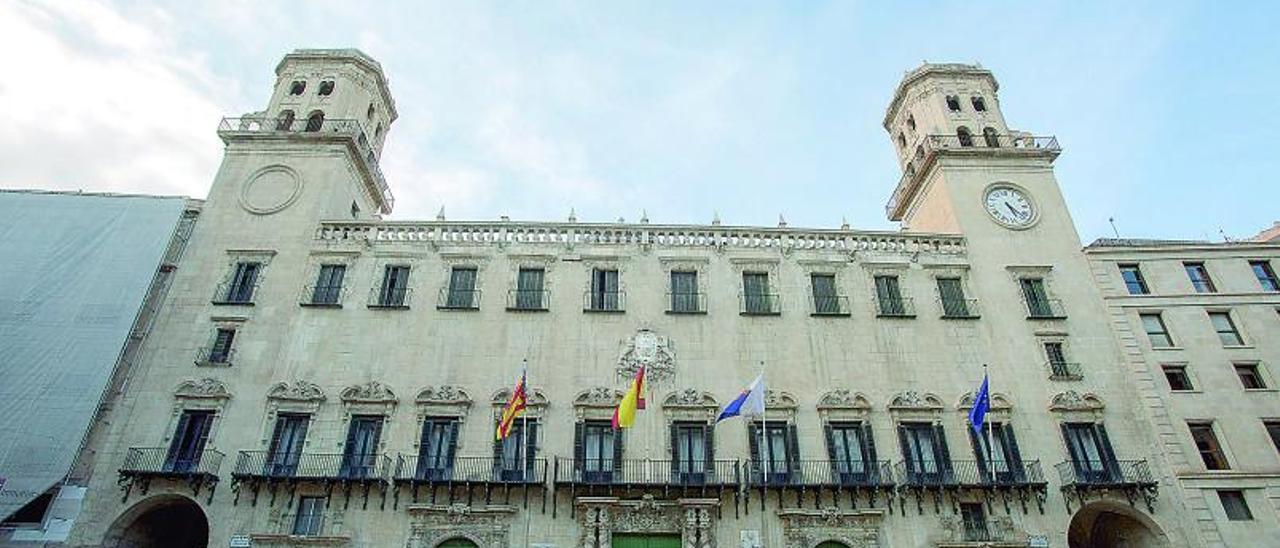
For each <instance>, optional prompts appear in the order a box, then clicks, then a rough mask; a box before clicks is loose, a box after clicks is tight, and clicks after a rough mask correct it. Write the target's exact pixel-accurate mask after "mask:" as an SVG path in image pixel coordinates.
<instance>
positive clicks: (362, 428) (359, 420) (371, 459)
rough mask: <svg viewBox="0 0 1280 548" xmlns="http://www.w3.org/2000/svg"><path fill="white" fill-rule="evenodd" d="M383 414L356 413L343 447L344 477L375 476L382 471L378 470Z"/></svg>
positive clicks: (342, 474)
mask: <svg viewBox="0 0 1280 548" xmlns="http://www.w3.org/2000/svg"><path fill="white" fill-rule="evenodd" d="M382 422H383V417H382V416H381V415H354V416H352V417H351V425H350V426H349V427H347V443H346V444H345V445H344V446H343V449H342V469H341V471H340V474H339V475H341V476H342V477H344V478H357V479H358V478H374V477H378V475H379V473H380V472H381V471H380V470H378V461H379V456H380V454H379V452H378V442H379V441H380V440H381V437H382Z"/></svg>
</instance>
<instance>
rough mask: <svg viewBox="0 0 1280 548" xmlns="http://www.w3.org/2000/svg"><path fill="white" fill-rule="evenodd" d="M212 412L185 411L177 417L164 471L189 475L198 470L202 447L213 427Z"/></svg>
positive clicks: (202, 454)
mask: <svg viewBox="0 0 1280 548" xmlns="http://www.w3.org/2000/svg"><path fill="white" fill-rule="evenodd" d="M213 417H214V412H213V411H206V410H186V411H183V412H182V415H180V416H179V417H178V424H177V426H176V427H175V428H174V432H173V438H172V439H171V440H170V442H169V454H168V456H167V457H166V458H165V463H164V470H165V471H166V472H173V473H189V472H194V471H196V470H198V469H199V468H200V459H201V457H203V456H204V446H205V443H206V442H208V440H209V431H210V429H212V427H213Z"/></svg>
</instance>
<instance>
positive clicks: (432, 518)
mask: <svg viewBox="0 0 1280 548" xmlns="http://www.w3.org/2000/svg"><path fill="white" fill-rule="evenodd" d="M408 513H409V539H408V541H406V542H405V544H404V546H405V548H434V547H435V546H438V545H439V544H440V543H442V542H444V541H446V540H451V539H455V538H462V539H466V540H469V541H471V542H474V543H475V544H476V546H481V547H483V548H490V547H503V548H505V547H506V546H508V542H509V541H508V537H509V536H510V530H511V521H512V519H513V518H514V516H515V513H516V509H515V507H513V506H505V505H488V506H485V505H479V504H477V505H473V506H468V505H466V504H451V505H447V506H446V505H434V504H413V505H410V506H409V508H408Z"/></svg>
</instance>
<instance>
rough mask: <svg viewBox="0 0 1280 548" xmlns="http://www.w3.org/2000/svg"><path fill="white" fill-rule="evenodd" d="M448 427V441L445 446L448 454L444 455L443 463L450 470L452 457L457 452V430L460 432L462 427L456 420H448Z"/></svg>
mask: <svg viewBox="0 0 1280 548" xmlns="http://www.w3.org/2000/svg"><path fill="white" fill-rule="evenodd" d="M448 425H449V440H448V444H449V445H448V446H447V450H448V452H447V453H445V454H444V455H445V457H444V459H445V460H444V462H445V464H446V465H447V466H448V467H450V468H452V467H453V457H454V456H455V455H456V454H457V452H458V430H461V428H460V427H461V426H462V424H461V423H460V422H458V421H457V420H450V421H449V422H448Z"/></svg>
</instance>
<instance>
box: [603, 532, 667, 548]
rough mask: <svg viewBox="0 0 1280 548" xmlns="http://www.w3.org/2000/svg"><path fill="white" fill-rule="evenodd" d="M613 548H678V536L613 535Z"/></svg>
mask: <svg viewBox="0 0 1280 548" xmlns="http://www.w3.org/2000/svg"><path fill="white" fill-rule="evenodd" d="M613 548H680V535H649V534H630V533H614V535H613Z"/></svg>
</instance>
